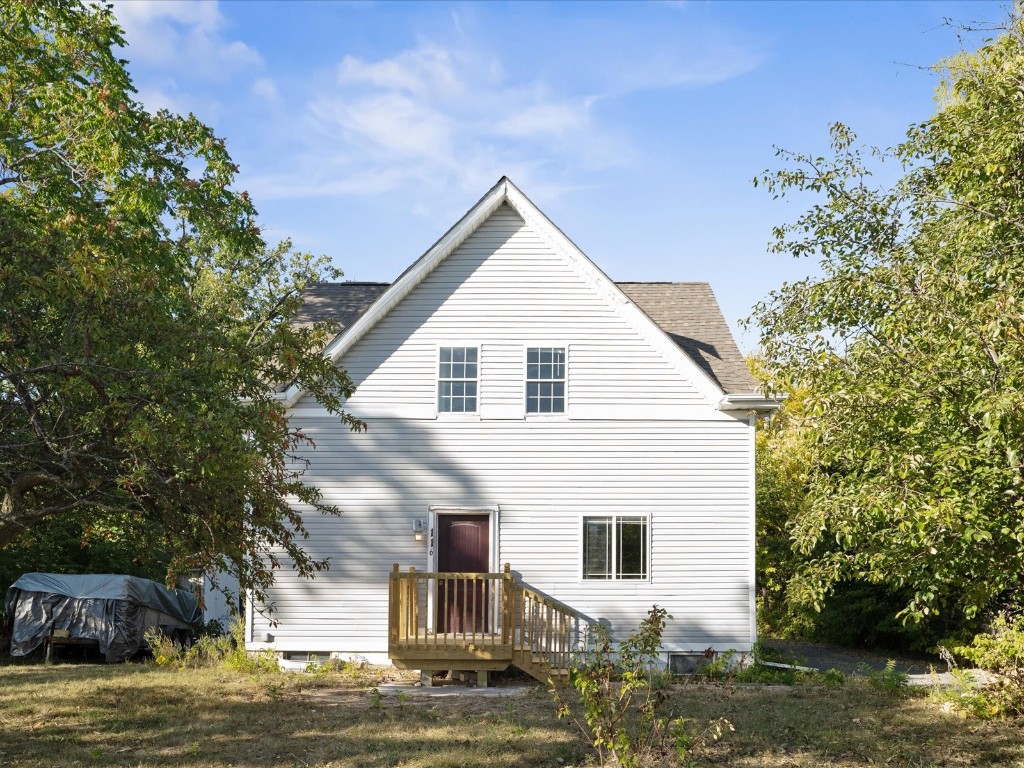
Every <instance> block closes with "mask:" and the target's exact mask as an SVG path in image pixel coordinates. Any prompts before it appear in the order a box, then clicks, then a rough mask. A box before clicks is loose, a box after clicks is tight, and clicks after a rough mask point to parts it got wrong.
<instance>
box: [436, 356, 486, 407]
mask: <svg viewBox="0 0 1024 768" xmlns="http://www.w3.org/2000/svg"><path fill="white" fill-rule="evenodd" d="M476 386H477V349H476V347H441V352H440V360H439V363H438V370H437V410H438V411H439V412H440V413H476V399H477V395H476Z"/></svg>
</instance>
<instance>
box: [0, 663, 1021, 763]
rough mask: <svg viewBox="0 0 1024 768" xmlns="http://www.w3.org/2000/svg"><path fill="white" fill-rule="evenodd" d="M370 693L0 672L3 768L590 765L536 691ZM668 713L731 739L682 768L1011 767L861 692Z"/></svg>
mask: <svg viewBox="0 0 1024 768" xmlns="http://www.w3.org/2000/svg"><path fill="white" fill-rule="evenodd" d="M368 684H370V685H372V681H370V682H369V683H368V681H367V680H365V679H363V680H358V679H353V678H346V677H344V676H342V675H325V676H307V675H273V674H270V675H258V676H252V675H244V674H238V673H234V672H225V671H221V670H211V669H199V670H182V671H177V670H174V669H167V668H160V667H156V666H154V665H121V666H103V665H96V666H81V665H58V666H53V667H43V666H14V667H2V666H0V731H2V732H3V734H4V738H3V741H2V742H0V765H3V766H11V767H12V768H14V767H16V768H44V766H45V768H50V766H55V765H61V766H76V765H77V766H125V767H126V768H127V767H129V766H130V767H131V768H162V767H164V766H179V767H181V768H212V767H213V766H219V767H222V766H236V767H240V766H272V767H273V768H279V767H280V768H284V767H285V766H288V767H289V768H291V767H293V766H319V767H320V768H328V767H330V768H340V767H341V766H346V767H348V766H352V767H353V768H357V767H358V768H363V767H365V768H370V767H376V766H399V765H400V766H407V767H408V768H446V767H450V768H456V767H458V768H474V767H475V766H510V767H511V766H549V767H554V766H559V765H561V766H572V765H583V764H585V763H586V760H587V757H588V755H589V754H590V750H589V749H588V746H587V744H586V743H585V742H584V741H583V740H582V738H581V737H580V736H579V735H578V734H577V733H576V732H575V731H574V730H572V726H570V725H569V724H567V723H566V722H564V721H558V720H556V719H555V717H554V705H553V702H552V700H551V697H550V695H549V694H548V693H547V692H546V691H545V690H544V689H543V688H541V687H537V688H534V689H532V690H530V691H529V692H527V693H525V694H524V695H518V696H509V697H501V698H482V697H451V698H435V697H428V696H396V695H390V696H382V697H376V696H374V695H372V694H371V693H369V692H368V691H367V685H368ZM670 706H671V707H673V708H674V709H675V711H676V713H677V714H681V715H684V716H686V717H691V718H694V719H695V720H698V721H701V720H709V719H713V718H716V717H726V718H728V719H729V720H731V721H732V722H733V723H734V724H735V726H736V732H735V733H731V734H729V735H728V736H727V737H726V738H725V740H724V741H722V742H719V743H718V744H716V745H714V746H713V747H711V748H710V749H707V750H704V751H702V752H701V753H700V754H697V755H695V756H694V765H695V766H719V765H728V766H737V767H738V768H745V767H747V766H749V767H751V768H753V766H764V767H766V768H782V767H783V766H786V767H787V768H788V767H792V768H797V767H803V766H808V767H809V766H830V767H834V768H853V767H854V766H857V767H861V766H878V765H890V766H914V767H921V768H924V767H926V766H927V767H928V768H932V767H934V768H938V767H940V766H941V767H942V768H954V767H959V766H993V768H1000V767H1006V768H1010V767H1015V768H1021V767H1022V766H1024V733H1022V730H1021V728H1020V726H1017V725H1014V724H1012V723H992V722H979V721H968V720H963V719H961V718H958V717H956V716H953V715H948V714H945V713H943V712H942V711H941V709H940V708H939V707H938V706H937V705H935V704H933V703H931V702H929V701H927V700H926V699H924V698H917V697H902V696H891V695H887V694H885V693H883V692H879V691H876V690H873V689H872V688H871V687H870V686H868V685H866V684H860V683H848V684H846V685H844V686H841V687H837V688H820V687H811V686H795V687H765V686H730V685H686V686H677V687H675V688H673V689H672V691H671V694H670Z"/></svg>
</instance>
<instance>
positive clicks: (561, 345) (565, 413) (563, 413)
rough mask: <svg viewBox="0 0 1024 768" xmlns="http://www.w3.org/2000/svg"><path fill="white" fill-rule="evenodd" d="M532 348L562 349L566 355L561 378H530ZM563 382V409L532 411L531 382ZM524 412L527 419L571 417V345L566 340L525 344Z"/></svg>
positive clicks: (564, 355)
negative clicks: (542, 411)
mask: <svg viewBox="0 0 1024 768" xmlns="http://www.w3.org/2000/svg"><path fill="white" fill-rule="evenodd" d="M531 349H561V350H562V355H563V357H564V362H563V368H562V374H563V375H562V378H561V379H530V378H529V377H528V373H529V365H530V350H531ZM554 381H561V382H562V410H560V411H555V412H553V413H541V412H539V411H530V406H529V397H528V393H527V391H528V388H529V387H528V385H529V384H530V383H531V382H536V383H543V382H554ZM522 403H523V414H524V415H525V416H526V418H527V419H567V418H568V417H569V345H568V344H567V343H566V342H564V341H539V342H530V343H529V344H526V345H524V346H523V400H522Z"/></svg>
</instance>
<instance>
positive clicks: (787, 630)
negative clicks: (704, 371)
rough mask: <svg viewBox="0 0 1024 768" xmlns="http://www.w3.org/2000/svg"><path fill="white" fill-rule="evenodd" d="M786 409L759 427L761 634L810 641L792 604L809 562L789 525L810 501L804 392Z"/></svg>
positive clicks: (754, 366) (758, 367) (757, 370)
mask: <svg viewBox="0 0 1024 768" xmlns="http://www.w3.org/2000/svg"><path fill="white" fill-rule="evenodd" d="M747 364H748V367H750V369H751V372H752V373H753V374H754V376H755V377H756V378H758V379H765V378H767V377H768V374H767V372H766V371H765V370H764V368H763V366H762V364H761V361H760V360H758V359H756V358H751V359H748V361H747ZM784 394H785V399H784V401H783V404H782V407H781V408H780V409H779V410H778V411H776V412H775V413H774V414H772V416H771V418H770V419H769V420H767V421H766V422H762V423H761V424H759V425H758V430H757V435H756V437H755V445H754V449H755V453H756V462H755V466H756V467H757V477H756V488H757V604H758V605H757V619H758V631H759V633H761V634H766V635H770V636H772V637H790V636H798V637H799V636H805V635H807V634H808V632H809V631H810V628H811V621H810V619H809V617H808V616H807V611H806V609H802V608H801V607H800V606H797V605H794V604H793V603H792V602H791V601H789V600H788V599H787V595H786V592H787V589H788V587H789V583H790V581H791V580H792V579H793V577H794V576H795V575H796V573H797V571H798V570H799V568H800V565H801V564H802V563H803V561H804V560H805V558H804V557H803V556H802V555H800V554H799V553H798V552H796V551H795V550H794V548H793V539H792V535H791V532H790V521H791V520H793V519H794V518H796V517H797V516H798V515H799V514H800V512H801V509H802V507H803V505H804V504H805V503H806V500H807V472H808V467H809V465H810V463H811V454H810V450H809V446H808V442H809V439H810V438H809V435H808V430H807V428H806V427H805V426H804V420H803V392H802V391H800V390H796V391H791V392H786V393H784Z"/></svg>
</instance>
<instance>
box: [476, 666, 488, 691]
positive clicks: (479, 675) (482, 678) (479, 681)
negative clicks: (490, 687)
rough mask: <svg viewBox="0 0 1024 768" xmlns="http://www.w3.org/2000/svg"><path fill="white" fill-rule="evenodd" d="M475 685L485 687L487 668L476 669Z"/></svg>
mask: <svg viewBox="0 0 1024 768" xmlns="http://www.w3.org/2000/svg"><path fill="white" fill-rule="evenodd" d="M476 687H477V688H486V687H487V670H486V669H478V670H477V671H476Z"/></svg>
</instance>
